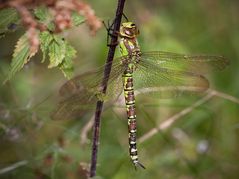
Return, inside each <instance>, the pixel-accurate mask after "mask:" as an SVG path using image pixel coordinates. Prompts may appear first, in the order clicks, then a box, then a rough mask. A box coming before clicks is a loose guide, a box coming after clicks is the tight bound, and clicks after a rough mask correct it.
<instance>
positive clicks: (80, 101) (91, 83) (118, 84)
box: [52, 58, 125, 120]
mask: <svg viewBox="0 0 239 179" xmlns="http://www.w3.org/2000/svg"><path fill="white" fill-rule="evenodd" d="M106 65H111V64H110V63H109V64H106ZM124 69H125V65H123V64H122V63H121V62H120V58H119V59H115V60H114V62H113V64H112V68H111V73H110V75H109V77H108V78H109V81H108V85H107V94H106V95H102V94H101V93H100V90H101V83H102V79H103V74H104V66H103V67H101V68H99V69H98V70H96V71H92V72H87V73H84V74H82V75H79V76H76V77H74V78H73V79H71V80H69V81H67V82H66V83H65V84H64V85H62V87H61V88H60V91H59V93H60V95H61V100H60V103H59V104H58V106H57V108H56V110H55V111H54V112H53V113H52V118H53V119H57V120H59V119H71V118H75V117H79V116H81V115H83V114H84V113H86V112H87V111H88V110H90V109H92V108H95V104H96V101H97V100H101V99H103V100H108V99H110V100H114V99H116V98H117V97H118V96H119V95H120V94H121V93H122V88H123V85H122V78H121V75H122V73H123V71H124Z"/></svg>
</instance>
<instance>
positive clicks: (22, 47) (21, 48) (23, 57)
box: [5, 34, 36, 82]
mask: <svg viewBox="0 0 239 179" xmlns="http://www.w3.org/2000/svg"><path fill="white" fill-rule="evenodd" d="M35 54H36V52H35V53H30V45H29V41H28V38H27V36H26V34H24V35H23V36H22V37H20V39H19V40H18V42H17V44H16V47H15V50H14V53H13V59H12V62H11V68H10V71H9V74H8V77H7V79H6V80H10V79H11V78H12V77H13V76H14V75H15V74H16V73H17V72H18V71H19V70H20V69H22V67H23V66H24V64H26V63H27V62H28V61H29V60H30V58H31V57H33V56H34V55H35ZM5 82H6V81H5Z"/></svg>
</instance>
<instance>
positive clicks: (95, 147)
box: [90, 0, 125, 177]
mask: <svg viewBox="0 0 239 179" xmlns="http://www.w3.org/2000/svg"><path fill="white" fill-rule="evenodd" d="M124 4H125V0H118V6H117V9H116V14H115V19H114V26H113V34H116V32H118V31H119V28H120V23H121V19H122V15H123V9H124ZM117 40H118V37H117V36H112V37H111V41H110V44H111V45H110V48H109V51H108V56H107V60H106V64H109V63H111V62H112V61H113V58H114V54H115V48H116V46H117ZM110 71H111V65H106V66H105V69H104V77H103V80H102V83H101V86H102V93H106V90H107V82H108V80H109V74H110ZM103 103H104V102H103V101H97V104H96V110H95V120H94V128H93V143H92V154H91V167H90V177H94V176H95V175H96V165H97V153H98V146H99V136H100V122H101V112H102V109H103Z"/></svg>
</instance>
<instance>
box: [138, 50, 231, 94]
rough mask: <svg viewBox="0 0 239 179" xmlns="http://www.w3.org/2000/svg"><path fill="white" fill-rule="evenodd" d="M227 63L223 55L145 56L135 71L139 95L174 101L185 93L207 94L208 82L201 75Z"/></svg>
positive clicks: (146, 54) (169, 54)
mask: <svg viewBox="0 0 239 179" xmlns="http://www.w3.org/2000/svg"><path fill="white" fill-rule="evenodd" d="M227 64H228V61H227V60H226V59H225V58H224V57H221V56H208V55H195V56H193V55H192V56H188V55H182V54H175V53H169V52H146V53H142V55H141V58H140V62H139V64H138V67H137V69H136V71H135V72H134V87H135V90H136V95H137V94H148V95H157V96H158V97H160V98H171V97H176V96H178V95H181V94H183V93H188V92H189V93H194V92H202V91H205V90H206V89H208V87H209V82H208V80H207V79H206V78H205V77H204V76H202V74H204V73H206V72H208V71H210V70H222V69H224V68H225V67H226V66H227Z"/></svg>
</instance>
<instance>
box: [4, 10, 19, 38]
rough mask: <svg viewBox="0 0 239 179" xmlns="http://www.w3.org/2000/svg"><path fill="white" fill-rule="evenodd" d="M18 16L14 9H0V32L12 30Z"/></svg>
mask: <svg viewBox="0 0 239 179" xmlns="http://www.w3.org/2000/svg"><path fill="white" fill-rule="evenodd" d="M18 21H19V16H18V13H17V11H16V10H15V9H13V8H6V9H2V10H0V34H4V33H5V32H8V31H14V30H15V29H16V24H18Z"/></svg>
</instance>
